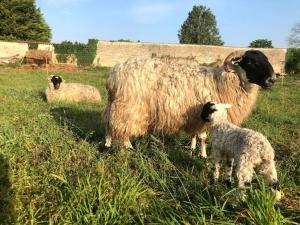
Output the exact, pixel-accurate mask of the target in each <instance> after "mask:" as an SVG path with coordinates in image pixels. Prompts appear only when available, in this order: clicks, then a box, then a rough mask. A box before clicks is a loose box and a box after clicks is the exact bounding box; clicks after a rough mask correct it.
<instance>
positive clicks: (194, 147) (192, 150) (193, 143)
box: [191, 135, 197, 155]
mask: <svg viewBox="0 0 300 225" xmlns="http://www.w3.org/2000/svg"><path fill="white" fill-rule="evenodd" d="M196 143H197V136H196V135H194V136H192V142H191V155H193V152H195V149H196Z"/></svg>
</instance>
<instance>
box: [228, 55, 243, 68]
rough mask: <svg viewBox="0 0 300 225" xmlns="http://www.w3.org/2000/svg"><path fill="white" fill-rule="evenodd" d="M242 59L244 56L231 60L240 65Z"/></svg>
mask: <svg viewBox="0 0 300 225" xmlns="http://www.w3.org/2000/svg"><path fill="white" fill-rule="evenodd" d="M242 59H243V57H239V58H234V59H232V60H231V63H232V64H233V65H236V66H238V65H239V64H240V62H241V61H242Z"/></svg>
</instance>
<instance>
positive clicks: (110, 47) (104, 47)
mask: <svg viewBox="0 0 300 225" xmlns="http://www.w3.org/2000/svg"><path fill="white" fill-rule="evenodd" d="M247 49H248V48H234V47H219V46H208V45H183V44H155V43H132V42H108V41H99V43H98V46H97V55H96V58H95V60H94V63H93V64H94V65H96V66H108V67H112V66H114V65H115V64H117V63H121V62H123V61H125V60H126V59H128V58H130V57H143V58H150V57H172V58H178V59H188V61H190V62H195V61H196V62H197V63H198V64H205V65H211V64H213V65H222V63H223V60H224V59H225V58H226V56H227V55H229V54H230V53H231V52H233V51H235V50H247ZM259 50H261V51H263V52H264V53H265V54H266V56H267V57H268V58H269V61H270V62H271V64H272V65H273V67H274V70H275V72H276V73H279V74H284V62H285V54H286V49H284V48H273V49H259Z"/></svg>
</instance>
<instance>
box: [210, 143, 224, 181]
mask: <svg viewBox="0 0 300 225" xmlns="http://www.w3.org/2000/svg"><path fill="white" fill-rule="evenodd" d="M220 152H221V151H220V149H216V148H214V147H212V149H211V157H212V164H213V177H212V182H213V183H217V182H218V179H219V176H220V167H221V163H222V155H221V154H220Z"/></svg>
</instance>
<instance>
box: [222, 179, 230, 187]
mask: <svg viewBox="0 0 300 225" xmlns="http://www.w3.org/2000/svg"><path fill="white" fill-rule="evenodd" d="M223 183H224V185H225V187H226V188H230V187H231V185H232V183H231V181H230V180H225V181H224V182H223Z"/></svg>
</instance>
